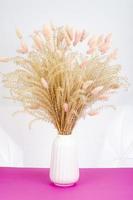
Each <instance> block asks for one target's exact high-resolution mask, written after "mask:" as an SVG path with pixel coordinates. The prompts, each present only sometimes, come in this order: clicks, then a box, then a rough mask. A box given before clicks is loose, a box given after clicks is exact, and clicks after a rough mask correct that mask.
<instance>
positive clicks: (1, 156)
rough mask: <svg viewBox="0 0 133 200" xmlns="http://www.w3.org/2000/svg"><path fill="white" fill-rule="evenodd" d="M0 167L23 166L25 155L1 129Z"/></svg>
mask: <svg viewBox="0 0 133 200" xmlns="http://www.w3.org/2000/svg"><path fill="white" fill-rule="evenodd" d="M0 166H8V167H13V166H16V167H19V166H21V167H22V166H23V153H22V150H21V149H20V147H18V145H16V144H15V143H14V141H13V140H12V139H11V138H10V137H9V136H8V135H7V134H6V132H5V131H4V130H3V129H2V128H1V127H0Z"/></svg>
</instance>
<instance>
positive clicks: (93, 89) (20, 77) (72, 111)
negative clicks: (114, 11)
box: [0, 25, 125, 134]
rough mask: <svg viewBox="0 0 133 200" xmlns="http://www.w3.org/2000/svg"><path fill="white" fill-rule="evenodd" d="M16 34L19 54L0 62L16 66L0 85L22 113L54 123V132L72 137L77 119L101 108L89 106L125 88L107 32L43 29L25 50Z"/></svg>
mask: <svg viewBox="0 0 133 200" xmlns="http://www.w3.org/2000/svg"><path fill="white" fill-rule="evenodd" d="M16 34H17V37H18V38H19V40H20V48H19V49H18V50H17V53H18V54H20V56H19V55H17V56H16V57H13V58H8V57H1V58H0V61H1V62H7V61H10V60H11V61H14V62H15V63H16V64H17V66H18V69H17V70H15V71H13V72H11V73H7V74H4V76H3V83H4V86H5V87H7V88H9V89H10V92H11V98H12V99H14V100H17V101H19V102H21V103H22V105H23V107H24V111H27V112H28V113H30V114H32V115H34V116H35V119H41V120H46V121H49V122H51V123H53V124H54V126H55V127H56V129H57V130H58V132H59V134H71V133H72V130H73V128H74V126H75V124H76V122H77V120H78V119H79V118H80V117H82V116H83V117H84V116H86V115H90V116H93V115H96V114H98V112H99V110H100V109H102V108H103V106H100V107H98V108H93V107H92V106H93V105H94V103H95V102H97V101H101V102H103V101H106V100H108V98H109V97H110V95H111V94H112V93H113V92H115V91H116V90H117V89H118V88H120V87H121V86H123V85H124V84H125V81H124V79H123V78H122V77H121V75H120V65H118V64H114V61H113V60H115V59H116V54H117V52H116V50H113V51H112V50H111V34H108V35H106V36H101V35H100V36H88V34H87V33H86V32H85V31H84V30H83V31H77V30H75V29H73V28H71V27H68V26H62V27H56V26H53V25H45V26H44V27H43V29H42V30H40V31H34V33H33V34H32V35H31V37H32V40H33V46H32V47H30V48H29V47H28V46H27V44H26V43H25V41H24V38H23V34H22V33H21V32H20V30H19V29H17V30H16ZM82 47H84V51H82V50H81V49H82ZM85 49H86V50H85ZM106 106H107V105H106Z"/></svg>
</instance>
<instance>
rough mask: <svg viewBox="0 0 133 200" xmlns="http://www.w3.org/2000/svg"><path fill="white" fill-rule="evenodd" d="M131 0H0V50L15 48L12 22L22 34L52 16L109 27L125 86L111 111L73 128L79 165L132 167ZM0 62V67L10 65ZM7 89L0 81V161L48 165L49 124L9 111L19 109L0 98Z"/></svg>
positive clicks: (59, 20) (102, 28)
mask: <svg viewBox="0 0 133 200" xmlns="http://www.w3.org/2000/svg"><path fill="white" fill-rule="evenodd" d="M132 10H133V1H132V0H88V1H87V0H78V1H76V0H73V1H72V0H67V1H65V0H62V1H61V0H53V1H52V0H47V1H46V0H37V1H35V0H23V1H22V0H21V1H20V0H12V1H10V0H0V55H1V56H5V55H6V56H8V55H9V56H10V55H14V54H15V50H16V48H17V47H18V41H17V40H16V36H15V29H16V27H20V28H21V29H22V30H23V31H24V33H25V35H29V34H30V33H31V32H32V30H34V29H38V28H40V27H41V26H42V25H43V24H45V23H47V22H49V21H53V22H54V23H56V24H57V25H58V24H59V25H63V24H70V25H73V26H76V27H77V28H86V29H88V30H89V31H90V32H92V33H95V34H99V33H108V32H112V33H113V45H114V47H118V49H119V60H118V62H119V63H121V64H122V66H123V72H124V73H125V74H126V76H127V77H128V79H129V83H130V84H131V86H130V87H129V90H128V91H122V92H119V93H118V94H117V95H116V96H114V97H113V98H112V99H111V101H110V103H113V104H115V105H118V109H117V111H112V110H106V111H104V112H103V113H102V114H101V115H99V116H97V117H93V118H89V117H88V118H86V120H81V121H80V122H79V123H78V124H77V127H76V129H75V130H74V134H76V137H77V140H78V144H79V164H80V167H120V166H122V167H124V166H130V167H133V107H132V106H133V86H132V85H133V59H132V57H133V29H132V22H133V12H132ZM13 69H14V66H13V65H11V64H0V71H2V72H7V71H10V70H13ZM7 94H8V93H7V91H6V90H5V89H4V88H3V87H2V86H0V127H1V128H0V166H2V165H3V166H28V167H31V166H32V167H48V166H49V159H50V150H51V144H52V141H53V139H54V137H55V135H56V131H55V130H54V129H53V127H52V126H51V125H49V124H46V123H40V122H36V123H35V124H34V125H33V128H32V130H29V129H28V123H29V121H30V119H32V118H31V117H30V116H28V115H23V114H22V115H18V116H16V117H12V113H13V112H15V111H16V110H19V109H20V108H19V106H18V105H16V104H15V105H14V104H13V103H12V102H9V101H7V100H5V99H4V98H3V96H5V95H7Z"/></svg>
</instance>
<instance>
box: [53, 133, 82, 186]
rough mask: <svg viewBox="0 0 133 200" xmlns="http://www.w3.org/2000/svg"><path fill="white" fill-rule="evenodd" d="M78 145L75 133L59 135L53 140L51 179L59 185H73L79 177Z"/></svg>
mask: <svg viewBox="0 0 133 200" xmlns="http://www.w3.org/2000/svg"><path fill="white" fill-rule="evenodd" d="M77 157H78V156H77V145H76V141H75V136H74V135H72V134H71V135H57V137H56V138H55V140H54V142H53V146H52V153H51V163H50V179H51V181H52V182H53V183H54V184H55V185H58V186H71V185H73V184H75V183H76V182H77V181H78V179H79V167H78V159H77Z"/></svg>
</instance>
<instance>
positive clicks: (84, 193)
mask: <svg viewBox="0 0 133 200" xmlns="http://www.w3.org/2000/svg"><path fill="white" fill-rule="evenodd" d="M80 173H81V176H80V180H79V182H78V183H77V184H76V185H75V186H72V187H69V188H58V187H56V186H54V185H53V184H51V183H50V181H49V176H48V174H49V170H48V169H42V168H41V169H40V168H39V169H38V168H4V167H2V168H0V200H133V169H131V168H128V169H124V168H123V169H122V168H121V169H81V170H80Z"/></svg>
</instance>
